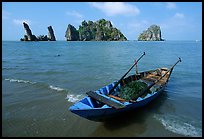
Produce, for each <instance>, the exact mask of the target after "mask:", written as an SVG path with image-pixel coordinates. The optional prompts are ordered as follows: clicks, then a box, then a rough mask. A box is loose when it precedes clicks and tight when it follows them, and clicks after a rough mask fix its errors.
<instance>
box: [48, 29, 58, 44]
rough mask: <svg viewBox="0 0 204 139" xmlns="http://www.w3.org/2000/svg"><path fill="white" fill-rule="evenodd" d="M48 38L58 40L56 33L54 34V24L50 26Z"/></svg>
mask: <svg viewBox="0 0 204 139" xmlns="http://www.w3.org/2000/svg"><path fill="white" fill-rule="evenodd" d="M48 40H49V41H56V39H55V34H54V31H53V29H52V26H49V27H48Z"/></svg>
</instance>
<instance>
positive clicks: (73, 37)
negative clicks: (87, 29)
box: [65, 24, 79, 41]
mask: <svg viewBox="0 0 204 139" xmlns="http://www.w3.org/2000/svg"><path fill="white" fill-rule="evenodd" d="M65 37H66V38H67V41H78V40H79V32H78V31H77V30H76V28H75V27H74V26H72V25H70V24H69V25H68V27H67V31H66V33H65Z"/></svg>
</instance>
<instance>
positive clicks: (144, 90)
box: [133, 57, 181, 100]
mask: <svg viewBox="0 0 204 139" xmlns="http://www.w3.org/2000/svg"><path fill="white" fill-rule="evenodd" d="M178 62H181V58H180V57H179V60H178V61H177V62H176V63H175V64H174V65H173V66H172V67H171V68H170V69H169V70H168V71H167V72H166V73H165V74H164V75H162V76H161V77H160V78H159V79H158V80H156V81H154V82H153V83H152V84H151V85H149V86H148V87H147V88H145V89H143V90H142V91H141V93H139V95H138V96H137V97H135V98H133V100H136V99H137V98H138V97H140V96H142V95H143V94H145V93H146V92H147V90H149V89H150V88H151V87H152V86H154V85H155V84H156V83H157V82H158V81H159V80H161V79H162V78H163V77H164V76H166V74H167V73H168V72H171V71H172V70H173V68H174V67H175V66H176V64H177V63H178Z"/></svg>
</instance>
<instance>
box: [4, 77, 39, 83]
mask: <svg viewBox="0 0 204 139" xmlns="http://www.w3.org/2000/svg"><path fill="white" fill-rule="evenodd" d="M5 80H6V81H10V82H17V83H30V84H35V83H36V82H31V81H26V80H19V79H9V78H6V79H5Z"/></svg>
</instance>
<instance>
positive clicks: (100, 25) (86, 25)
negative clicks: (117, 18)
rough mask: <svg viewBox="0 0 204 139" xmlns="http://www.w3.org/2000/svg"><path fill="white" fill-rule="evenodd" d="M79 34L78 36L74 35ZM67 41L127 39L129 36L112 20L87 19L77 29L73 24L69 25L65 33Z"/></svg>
mask: <svg viewBox="0 0 204 139" xmlns="http://www.w3.org/2000/svg"><path fill="white" fill-rule="evenodd" d="M73 36H77V37H73ZM65 37H66V38H67V41H75V40H76V39H72V38H77V40H78V41H126V40H127V38H126V37H125V36H124V35H123V34H122V33H121V32H120V30H118V29H117V28H115V27H113V26H112V24H111V22H110V21H106V20H105V19H100V20H98V21H96V22H93V21H88V22H86V21H85V20H84V21H83V22H82V24H81V25H80V26H79V29H78V30H76V29H75V28H74V27H73V26H72V25H71V26H70V25H69V26H68V28H67V31H66V33H65Z"/></svg>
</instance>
